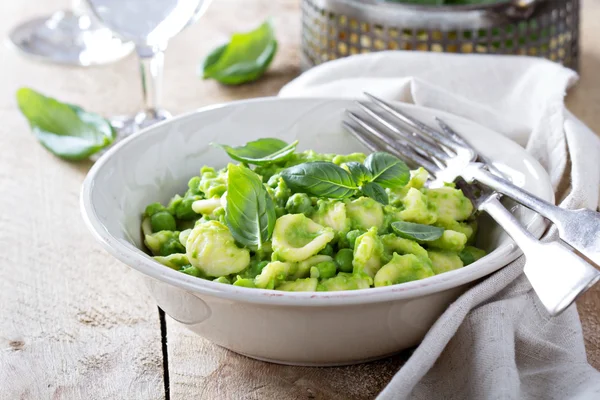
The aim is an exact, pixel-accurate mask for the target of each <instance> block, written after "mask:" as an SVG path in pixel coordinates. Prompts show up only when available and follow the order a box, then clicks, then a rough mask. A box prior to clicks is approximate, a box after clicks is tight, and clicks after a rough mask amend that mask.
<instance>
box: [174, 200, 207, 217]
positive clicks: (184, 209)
mask: <svg viewBox="0 0 600 400" xmlns="http://www.w3.org/2000/svg"><path fill="white" fill-rule="evenodd" d="M200 199H202V196H198V195H191V196H188V195H186V196H185V197H184V198H183V199H181V202H179V204H177V206H175V217H177V219H183V220H189V219H195V218H198V214H196V212H195V211H194V210H192V203H193V202H194V201H196V200H200Z"/></svg>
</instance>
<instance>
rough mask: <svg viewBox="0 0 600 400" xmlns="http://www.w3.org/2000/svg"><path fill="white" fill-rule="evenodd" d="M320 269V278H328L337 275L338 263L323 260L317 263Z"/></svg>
mask: <svg viewBox="0 0 600 400" xmlns="http://www.w3.org/2000/svg"><path fill="white" fill-rule="evenodd" d="M315 267H316V268H317V269H318V270H319V278H321V279H327V278H331V277H333V276H335V273H336V272H337V265H336V264H335V263H334V262H333V261H323V262H321V263H318V264H317V265H315Z"/></svg>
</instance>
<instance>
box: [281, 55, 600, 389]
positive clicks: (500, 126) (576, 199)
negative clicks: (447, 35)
mask: <svg viewBox="0 0 600 400" xmlns="http://www.w3.org/2000/svg"><path fill="white" fill-rule="evenodd" d="M576 80H577V74H576V73H575V72H574V71H572V70H569V69H566V68H564V67H562V66H560V65H558V64H555V63H552V62H550V61H546V60H543V59H537V58H529V57H520V56H514V57H513V56H490V55H453V54H436V53H420V52H400V51H398V52H380V53H372V54H365V55H358V56H352V57H348V58H345V59H340V60H336V61H331V62H328V63H325V64H322V65H320V66H318V67H315V68H313V69H311V70H308V71H307V72H305V73H304V74H303V75H301V76H300V77H298V78H297V79H295V80H294V81H292V82H290V83H289V84H288V85H286V86H285V87H284V88H283V89H282V90H281V92H280V94H279V95H280V96H283V97H345V98H361V97H363V91H368V92H370V93H372V94H374V95H376V96H380V97H382V98H385V99H388V100H398V101H403V102H408V103H414V104H418V105H421V106H425V107H430V108H435V109H440V110H444V111H447V112H451V113H453V114H456V115H460V116H463V117H465V118H468V119H471V120H473V121H475V122H477V123H479V124H481V125H485V126H487V127H489V128H491V129H493V130H495V131H497V132H500V133H502V134H504V135H506V136H508V137H509V138H511V139H513V140H514V141H516V142H517V143H519V144H521V145H522V146H524V147H525V148H526V149H527V151H529V152H530V153H531V154H532V155H534V156H535V157H536V158H537V159H538V160H539V161H540V163H541V164H542V165H543V166H544V167H545V168H546V170H547V171H548V173H549V175H550V177H551V180H552V183H553V185H554V188H555V190H556V199H557V201H558V202H559V203H560V206H561V207H565V208H582V207H586V208H592V209H596V208H597V207H598V205H599V191H600V168H598V160H599V159H600V140H598V138H597V137H596V136H595V135H594V133H593V132H591V131H590V130H589V129H588V128H587V127H586V126H585V125H584V124H583V123H581V122H580V121H579V120H577V118H575V117H574V116H573V115H572V114H571V113H570V112H569V111H568V110H567V109H566V108H565V105H564V96H565V94H566V90H567V89H568V88H569V87H570V86H571V85H573V84H574V83H575V82H576ZM556 237H557V235H556V232H555V231H554V230H553V229H550V230H549V231H548V232H547V233H546V235H545V240H552V239H554V238H556ZM524 262H525V260H524V258H523V257H521V258H519V259H518V260H516V261H515V262H513V263H511V264H510V265H508V266H507V267H505V268H503V269H501V270H500V271H498V272H496V273H495V274H493V275H491V276H490V277H489V278H487V279H486V280H484V281H483V282H481V283H480V284H478V285H476V286H474V287H473V288H471V289H470V290H469V291H467V292H466V293H465V294H464V295H462V296H461V297H460V298H459V299H458V300H456V301H455V302H454V303H453V304H452V305H451V306H450V307H449V308H448V310H447V311H446V312H445V313H444V314H443V315H442V316H441V317H440V318H439V320H438V321H437V322H436V323H435V325H434V326H433V327H432V328H431V330H430V331H429V332H428V333H427V335H426V336H425V338H424V340H423V342H422V343H421V344H420V345H419V347H418V348H417V349H416V350H415V351H414V353H413V354H412V356H411V357H410V359H409V360H408V361H407V362H406V364H405V365H404V366H403V367H402V368H401V369H400V371H398V373H397V374H396V375H395V376H394V378H393V379H392V380H391V382H390V383H389V384H388V386H387V387H386V388H385V389H384V390H383V391H382V392H381V394H380V395H379V397H378V399H381V400H384V399H405V398H415V399H427V400H431V399H441V398H443V399H600V372H598V371H597V370H595V369H594V368H593V367H592V366H590V365H589V364H588V362H587V360H586V353H585V348H584V343H583V335H582V331H581V324H580V321H579V316H578V314H577V309H576V306H575V305H573V306H571V307H570V308H569V309H567V310H566V311H565V312H564V313H562V314H561V315H560V316H558V317H554V318H552V317H550V316H549V315H548V314H547V313H546V311H545V309H544V308H543V306H542V305H541V303H540V302H539V301H538V299H537V297H536V295H535V293H534V292H533V290H532V288H531V285H530V284H529V282H528V281H527V278H526V277H525V276H524V275H523V274H522V272H523V266H524Z"/></svg>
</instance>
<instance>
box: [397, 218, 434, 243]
mask: <svg viewBox="0 0 600 400" xmlns="http://www.w3.org/2000/svg"><path fill="white" fill-rule="evenodd" d="M392 230H393V231H394V232H395V233H396V234H397V235H398V236H400V237H403V238H405V239H412V240H419V241H421V242H430V241H432V240H436V239H439V238H440V237H442V234H443V233H444V228H438V227H437V226H431V225H423V224H415V223H413V222H406V221H397V222H392Z"/></svg>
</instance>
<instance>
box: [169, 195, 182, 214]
mask: <svg viewBox="0 0 600 400" xmlns="http://www.w3.org/2000/svg"><path fill="white" fill-rule="evenodd" d="M181 200H183V197H181V196H180V195H178V194H176V195H175V196H173V198H172V199H171V201H169V205H168V206H167V211H168V212H170V213H171V214H173V215H175V209H176V208H177V207H179V205H180V204H181Z"/></svg>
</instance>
